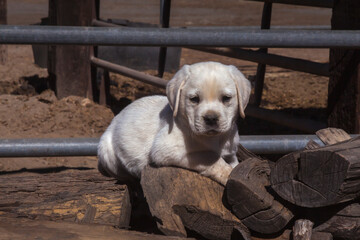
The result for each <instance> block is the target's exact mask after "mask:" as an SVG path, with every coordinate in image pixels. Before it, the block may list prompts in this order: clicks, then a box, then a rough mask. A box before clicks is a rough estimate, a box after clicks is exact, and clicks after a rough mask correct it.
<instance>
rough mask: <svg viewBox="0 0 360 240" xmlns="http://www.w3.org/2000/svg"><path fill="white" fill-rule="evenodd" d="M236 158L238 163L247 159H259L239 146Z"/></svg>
mask: <svg viewBox="0 0 360 240" xmlns="http://www.w3.org/2000/svg"><path fill="white" fill-rule="evenodd" d="M236 157H237V159H238V160H239V162H241V161H244V160H246V159H248V158H259V159H261V158H260V157H259V156H257V155H256V154H254V153H252V152H250V151H249V150H247V149H246V148H244V147H243V146H242V145H241V144H239V145H238V151H237V152H236Z"/></svg>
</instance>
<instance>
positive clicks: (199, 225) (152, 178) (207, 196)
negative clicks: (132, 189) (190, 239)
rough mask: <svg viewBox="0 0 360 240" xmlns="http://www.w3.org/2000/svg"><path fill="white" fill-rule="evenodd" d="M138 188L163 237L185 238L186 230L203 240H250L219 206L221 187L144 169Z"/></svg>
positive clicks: (188, 175) (186, 174) (177, 171)
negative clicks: (236, 238) (237, 239)
mask: <svg viewBox="0 0 360 240" xmlns="http://www.w3.org/2000/svg"><path fill="white" fill-rule="evenodd" d="M141 185H142V188H143V191H144V195H145V198H146V200H147V202H148V204H149V208H150V211H151V213H152V215H153V216H154V217H155V219H156V221H157V225H158V228H159V229H160V230H161V231H162V232H163V233H164V234H166V235H170V236H171V235H173V236H182V237H186V235H187V233H186V229H189V230H192V231H194V232H196V233H197V234H200V235H201V236H203V237H205V238H206V239H232V238H231V237H232V235H233V234H234V233H238V234H240V235H241V236H242V237H243V239H249V240H250V233H249V231H248V229H247V228H246V227H245V226H244V225H243V224H242V223H241V221H240V220H239V219H237V218H236V217H235V216H234V215H233V214H232V213H231V212H230V211H229V210H228V209H226V208H225V206H224V205H223V193H224V187H223V186H221V185H220V184H218V183H216V182H214V181H213V180H211V179H209V178H207V177H204V176H201V175H200V174H198V173H195V172H192V171H189V170H185V169H181V168H173V167H161V168H153V167H149V166H148V167H146V168H145V169H144V171H143V172H142V176H141ZM240 239H241V238H240Z"/></svg>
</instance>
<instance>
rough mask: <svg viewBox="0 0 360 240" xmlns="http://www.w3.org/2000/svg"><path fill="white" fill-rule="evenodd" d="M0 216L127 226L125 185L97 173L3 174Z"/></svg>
mask: <svg viewBox="0 0 360 240" xmlns="http://www.w3.org/2000/svg"><path fill="white" fill-rule="evenodd" d="M0 192H1V194H0V216H3V217H4V216H6V217H22V218H31V219H42V220H64V221H70V222H79V223H100V224H107V225H112V226H117V227H128V226H129V221H130V214H131V204H130V199H129V192H128V189H127V187H126V186H125V185H117V184H115V180H113V179H109V178H105V177H103V176H101V174H100V173H98V172H97V170H81V171H80V170H66V171H63V172H60V173H56V174H54V173H46V174H45V173H44V174H36V173H32V174H24V173H23V174H16V175H12V174H3V175H0Z"/></svg>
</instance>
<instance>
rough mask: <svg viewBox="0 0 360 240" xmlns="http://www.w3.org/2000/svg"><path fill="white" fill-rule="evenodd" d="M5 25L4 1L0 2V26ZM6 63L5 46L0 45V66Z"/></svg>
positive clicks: (5, 10) (0, 0) (5, 9)
mask: <svg viewBox="0 0 360 240" xmlns="http://www.w3.org/2000/svg"><path fill="white" fill-rule="evenodd" d="M1 24H7V6H6V0H0V25H1ZM6 61H7V46H6V45H1V44H0V64H5V63H6Z"/></svg>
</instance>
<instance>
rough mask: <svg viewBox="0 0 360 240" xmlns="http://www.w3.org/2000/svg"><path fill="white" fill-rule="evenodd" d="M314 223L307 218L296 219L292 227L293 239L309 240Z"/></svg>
mask: <svg viewBox="0 0 360 240" xmlns="http://www.w3.org/2000/svg"><path fill="white" fill-rule="evenodd" d="M313 226H314V223H313V222H312V221H310V220H307V219H298V220H296V221H295V225H294V227H293V240H311V235H312V228H313Z"/></svg>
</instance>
